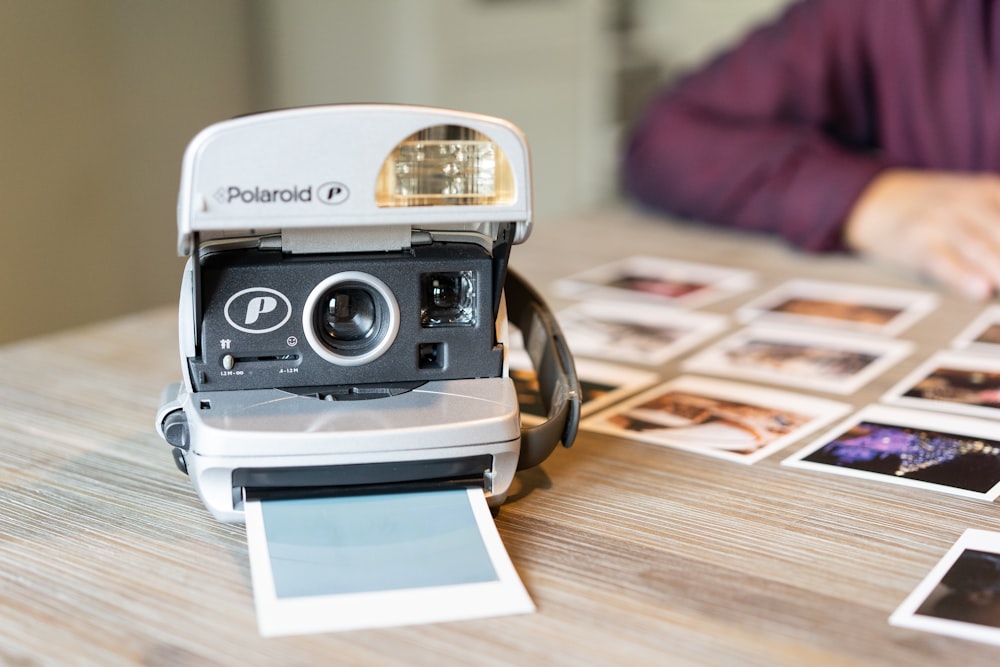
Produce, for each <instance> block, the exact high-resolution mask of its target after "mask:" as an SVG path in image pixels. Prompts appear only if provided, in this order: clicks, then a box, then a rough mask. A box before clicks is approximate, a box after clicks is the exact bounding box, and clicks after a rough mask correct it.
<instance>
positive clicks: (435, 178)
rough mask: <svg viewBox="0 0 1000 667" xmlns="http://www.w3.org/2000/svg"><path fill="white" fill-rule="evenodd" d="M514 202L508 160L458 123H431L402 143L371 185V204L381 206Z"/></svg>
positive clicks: (511, 175) (499, 151)
mask: <svg viewBox="0 0 1000 667" xmlns="http://www.w3.org/2000/svg"><path fill="white" fill-rule="evenodd" d="M513 201H514V176H513V174H512V172H511V168H510V163H509V162H508V161H507V156H506V155H504V152H503V151H502V150H501V149H500V147H499V146H497V145H496V144H495V143H493V141H491V140H490V139H489V137H487V136H486V135H484V134H483V133H481V132H478V131H476V130H473V129H471V128H468V127H463V126H461V125H435V126H434V127H429V128H427V129H424V130H420V131H419V132H415V133H413V134H412V135H410V136H409V137H407V138H406V139H404V140H403V141H401V142H400V143H399V145H397V146H396V148H395V149H394V150H393V151H392V153H390V154H389V157H387V158H386V160H385V163H384V164H383V165H382V169H381V171H380V172H379V175H378V181H377V182H376V185H375V203H376V204H377V205H378V206H379V207H381V208H389V207H397V206H469V205H487V206H488V205H503V204H510V203H511V202H513Z"/></svg>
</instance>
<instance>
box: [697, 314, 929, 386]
mask: <svg viewBox="0 0 1000 667" xmlns="http://www.w3.org/2000/svg"><path fill="white" fill-rule="evenodd" d="M912 349H913V346H912V344H911V343H909V342H907V341H900V340H893V339H886V338H876V337H871V336H859V335H847V334H836V333H826V332H820V331H811V330H805V329H799V330H794V331H793V330H789V329H787V328H780V327H771V328H769V327H763V326H761V325H754V326H751V327H748V328H746V329H743V330H741V331H738V332H736V333H735V334H733V335H731V336H729V337H727V338H725V339H723V340H722V341H720V342H718V343H716V344H714V345H712V346H711V347H709V348H706V349H705V350H702V351H701V352H699V353H698V354H696V355H694V356H692V357H691V358H690V359H688V360H687V361H685V362H684V369H685V370H687V371H692V372H701V373H709V374H712V375H723V376H729V377H738V378H743V379H753V380H759V381H764V382H772V383H777V384H785V385H791V386H796V387H803V388H808V389H815V390H818V391H826V392H831V393H837V394H850V393H853V392H855V391H857V390H858V389H860V388H861V387H863V386H864V385H865V384H867V383H868V382H870V381H871V380H873V379H874V378H876V377H878V375H880V374H881V373H882V372H884V371H885V370H886V369H888V368H890V367H891V366H893V365H894V364H896V363H898V362H899V361H901V360H902V359H904V358H905V357H906V356H907V355H908V354H910V352H911V351H912Z"/></svg>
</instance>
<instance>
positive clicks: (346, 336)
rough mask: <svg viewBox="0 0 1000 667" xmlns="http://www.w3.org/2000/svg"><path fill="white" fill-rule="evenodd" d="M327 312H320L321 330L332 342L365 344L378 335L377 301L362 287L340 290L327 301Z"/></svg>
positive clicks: (332, 293)
mask: <svg viewBox="0 0 1000 667" xmlns="http://www.w3.org/2000/svg"><path fill="white" fill-rule="evenodd" d="M323 302H325V303H326V304H327V305H326V308H325V309H320V310H319V315H320V318H319V319H320V320H321V322H320V326H321V329H322V331H323V333H325V334H326V335H327V336H328V337H329V338H330V339H331V340H333V341H337V342H343V343H357V342H359V341H364V340H366V339H368V338H371V336H372V335H373V334H374V333H375V331H376V325H377V324H378V322H377V313H376V308H375V300H374V299H373V298H372V295H371V294H369V293H368V290H367V289H365V288H364V287H360V286H338V287H335V288H333V289H331V290H330V291H329V292H327V296H325V297H324V299H323Z"/></svg>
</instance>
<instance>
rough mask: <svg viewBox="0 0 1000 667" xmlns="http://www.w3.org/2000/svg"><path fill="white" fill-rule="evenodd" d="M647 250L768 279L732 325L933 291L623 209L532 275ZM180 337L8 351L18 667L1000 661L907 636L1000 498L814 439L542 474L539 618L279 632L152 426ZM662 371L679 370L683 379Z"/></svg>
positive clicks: (940, 316) (146, 325)
mask: <svg viewBox="0 0 1000 667" xmlns="http://www.w3.org/2000/svg"><path fill="white" fill-rule="evenodd" d="M165 251H169V249H165ZM637 253H642V254H650V255H658V256H663V257H670V258H675V259H683V260H697V261H704V262H709V263H715V264H721V265H728V266H733V267H742V268H749V269H753V270H755V271H757V272H758V275H759V279H760V280H759V284H758V285H757V287H756V288H755V289H754V290H753V291H751V292H748V293H745V294H742V295H739V296H736V297H732V298H729V299H726V300H724V301H721V302H718V303H716V304H712V305H711V306H707V307H705V308H704V310H708V311H714V312H720V313H726V312H731V311H732V310H733V309H734V308H736V307H738V306H739V305H741V304H742V303H745V302H746V301H747V300H749V299H750V298H751V297H753V296H755V295H756V294H759V293H762V292H763V291H765V290H767V289H769V288H770V287H773V286H775V285H777V284H779V283H780V282H782V281H783V280H785V279H787V278H789V277H810V278H818V279H833V280H849V281H852V282H859V283H869V284H877V285H885V286H897V287H911V288H914V287H915V288H927V286H926V285H921V284H919V283H916V282H914V281H911V280H909V279H907V278H906V277H904V276H900V275H896V274H893V273H891V272H889V271H888V270H884V269H882V268H881V267H877V266H870V265H866V264H864V263H862V262H859V261H858V260H857V259H854V258H850V257H846V256H836V255H833V256H822V257H818V256H807V255H801V254H797V253H795V252H794V251H791V250H788V249H786V248H785V247H783V246H782V245H781V244H780V243H778V242H775V241H773V240H768V239H763V238H758V237H753V236H746V235H742V234H732V233H729V232H721V231H718V230H714V229H709V228H705V227H698V226H693V225H685V224H680V223H669V222H666V221H664V220H658V219H654V218H651V217H647V216H644V215H641V214H638V213H636V212H630V211H623V210H611V211H600V212H594V213H592V214H588V215H585V216H579V217H573V218H564V219H558V220H539V221H537V223H536V228H535V230H534V233H533V236H532V238H531V239H529V240H528V242H527V243H525V244H524V245H522V246H519V247H516V248H514V251H513V260H512V261H513V265H514V266H515V267H516V268H518V269H519V270H520V271H521V272H522V273H523V274H525V275H526V276H527V277H528V278H530V279H531V280H532V281H533V282H534V283H535V284H536V286H537V287H539V288H540V289H541V291H543V292H548V293H550V292H549V290H550V286H551V282H552V281H553V280H554V279H556V278H559V277H562V276H564V275H567V274H569V273H572V272H575V271H579V270H582V269H584V268H588V267H590V266H592V265H594V264H595V263H599V262H604V261H609V260H613V259H617V258H620V257H625V256H628V255H631V254H637ZM550 295H551V293H550ZM552 304H553V305H554V306H560V305H565V302H562V301H560V300H558V299H555V298H552ZM982 308H983V304H975V303H971V302H966V301H962V300H960V299H956V298H951V297H949V296H947V295H943V297H942V300H941V305H940V307H939V308H938V309H937V310H935V311H934V312H933V313H931V314H930V315H929V316H927V317H925V318H924V319H923V320H921V321H920V322H919V323H917V324H916V325H915V326H914V327H912V328H911V329H909V330H907V331H905V332H903V334H901V335H900V336H899V338H903V339H906V340H912V341H914V342H915V343H916V346H917V352H916V353H915V354H914V355H912V356H911V357H909V358H907V359H906V360H905V361H904V362H903V363H901V364H899V365H898V366H896V367H894V368H893V369H891V370H890V371H889V372H887V373H885V374H884V375H883V376H881V377H879V378H878V379H877V380H875V381H874V382H872V383H871V384H870V385H868V386H867V387H865V388H864V389H863V390H861V391H859V392H858V393H857V394H856V395H853V396H850V397H847V398H846V400H847V401H848V402H852V403H854V404H855V405H856V406H858V407H860V406H863V405H866V404H868V403H871V402H875V401H877V400H878V398H879V397H880V396H881V395H882V394H883V393H884V392H885V391H886V390H887V389H888V388H889V387H891V386H892V385H893V384H894V383H895V382H896V381H897V380H898V379H900V378H901V377H902V376H903V375H904V374H905V373H907V372H908V371H910V370H911V369H912V368H914V367H915V366H916V365H918V364H919V363H920V362H921V361H922V360H924V359H925V358H926V357H927V356H928V355H929V354H931V353H932V352H934V351H936V350H938V349H940V348H943V347H945V346H947V344H948V342H949V341H950V340H951V338H952V337H954V336H955V335H956V334H957V333H958V332H959V331H961V329H962V328H964V326H965V325H966V324H968V323H969V322H970V321H971V320H972V319H973V318H974V317H975V315H976V314H978V312H979V311H980V310H981V309H982ZM733 329H735V325H733V326H732V327H731V328H730V330H733ZM176 340H177V334H176V314H175V312H174V309H173V308H169V309H159V310H154V311H150V312H146V313H141V314H137V315H134V316H130V317H126V318H124V319H119V320H115V321H111V322H107V323H103V324H100V325H96V326H91V327H87V328H83V329H76V330H73V331H69V332H65V333H58V334H55V335H51V336H48V337H44V338H38V339H32V340H28V341H25V342H21V343H17V344H14V345H9V346H7V347H4V348H0V664H3V665H13V666H16V667H27V666H34V665H101V666H102V667H112V666H114V665H134V664H140V665H169V666H174V665H176V666H188V665H191V666H195V665H282V666H285V667H290V666H297V665H301V666H306V665H308V666H313V665H327V664H329V665H416V666H422V665H426V666H428V667H441V666H443V665H465V664H477V665H511V664H515V665H534V664H546V665H574V666H579V665H665V664H672V665H684V664H693V665H728V664H732V665H806V664H808V665H813V664H845V665H890V664H910V665H937V664H962V665H965V666H973V665H995V664H996V663H997V659H998V657H1000V652H998V649H997V648H995V647H990V646H987V645H985V644H979V643H975V642H970V641H965V640H960V639H953V638H948V637H943V636H938V635H933V634H927V633H921V632H917V631H913V630H907V629H900V628H895V627H892V626H890V625H889V624H888V620H887V619H888V617H889V614H890V613H891V612H892V611H893V610H894V609H895V608H896V607H897V606H898V605H899V604H900V602H902V600H903V599H904V598H905V597H906V596H907V595H908V594H909V593H910V591H911V590H912V589H913V588H914V587H915V586H916V585H917V584H918V583H919V582H920V580H921V579H922V578H923V577H924V576H925V575H926V574H927V572H928V571H929V570H930V569H931V568H932V567H933V565H934V564H935V563H936V562H937V561H938V560H939V559H940V557H941V556H942V555H943V554H944V552H945V551H946V550H947V549H948V547H949V546H950V545H951V544H952V543H953V542H954V541H955V540H956V539H957V538H958V536H959V535H960V534H961V533H962V531H963V530H965V529H966V528H982V529H988V530H1000V512H998V510H997V507H996V506H995V505H994V504H992V503H989V502H985V501H981V500H970V499H963V498H957V497H951V496H948V495H945V494H941V493H935V492H931V491H926V490H921V489H913V488H904V487H900V486H892V485H887V484H880V483H877V482H872V481H866V480H860V479H853V478H845V477H841V476H837V475H827V474H821V473H815V472H811V471H804V470H795V469H790V468H787V467H782V466H780V460H781V459H782V458H783V457H784V456H785V455H786V454H788V453H790V452H791V451H794V450H795V449H796V448H797V447H798V446H799V444H801V443H796V444H795V445H792V446H790V447H789V448H787V449H785V450H784V451H782V452H779V453H778V454H775V455H772V456H770V457H769V458H767V459H764V460H763V461H761V462H759V463H757V464H755V465H752V466H746V465H741V464H736V463H729V462H725V461H720V460H717V459H712V458H708V457H704V456H699V455H697V454H694V453H687V452H681V451H676V450H672V449H667V448H663V447H657V446H654V445H648V444H642V443H636V442H627V441H622V440H617V439H615V438H612V437H609V436H604V435H597V434H593V433H587V432H582V433H581V435H580V437H579V439H578V441H577V444H576V445H575V446H574V447H573V448H572V449H569V450H563V449H560V450H559V451H557V452H556V453H555V454H554V455H553V456H552V457H551V458H550V459H549V460H548V461H546V462H545V463H544V464H543V465H542V466H540V467H538V468H536V469H533V470H529V471H525V472H523V473H521V474H519V476H518V478H517V480H516V481H515V486H514V488H513V490H512V494H511V498H510V500H509V501H508V502H507V503H506V504H505V505H504V507H503V508H502V510H501V512H500V514H499V515H498V517H497V519H496V521H497V525H498V527H499V530H500V533H501V536H502V538H503V540H504V543H505V545H506V547H507V549H508V551H509V552H510V555H511V558H512V560H513V562H514V564H515V566H516V568H517V569H518V571H519V573H520V574H521V576H522V578H523V580H524V583H525V585H526V586H527V588H528V590H529V592H530V593H531V595H532V598H533V599H534V601H535V602H536V604H537V605H538V611H537V613H535V614H530V615H525V616H515V617H504V618H495V619H484V620H475V621H463V622H457V623H445V624H436V625H430V626H420V627H406V628H396V629H387V630H370V631H359V632H349V633H340V634H336V633H330V634H321V635H312V636H302V637H291V638H280V639H262V638H260V637H259V636H258V634H257V628H256V622H255V619H254V612H253V599H252V590H251V587H250V577H249V566H248V560H247V551H246V541H245V533H244V529H243V527H242V526H239V525H226V524H222V523H219V522H217V521H215V520H214V519H212V518H211V517H210V516H209V515H208V513H207V512H206V511H205V509H204V508H203V507H202V505H201V503H200V502H199V500H198V498H197V497H196V496H195V494H194V491H193V490H192V487H191V486H190V484H189V481H188V479H187V478H186V477H185V476H184V475H182V474H181V473H179V472H178V471H177V470H176V469H175V467H174V465H173V463H172V461H171V457H170V452H169V448H168V447H167V446H166V445H165V444H164V443H163V442H162V441H161V440H160V439H159V437H158V436H157V435H156V433H155V431H154V428H153V419H154V415H155V411H156V408H157V405H158V400H159V392H160V390H161V389H162V387H163V386H164V385H166V384H167V383H169V382H173V381H176V380H177V379H179V367H178V365H179V360H178V353H177V342H176ZM659 370H660V371H661V372H662V374H663V376H664V378H669V377H672V376H673V375H675V374H676V373H677V363H676V362H673V363H671V364H667V365H665V366H664V367H662V368H660V369H659ZM834 398H837V399H838V400H845V399H844V398H843V397H834ZM998 432H1000V425H998Z"/></svg>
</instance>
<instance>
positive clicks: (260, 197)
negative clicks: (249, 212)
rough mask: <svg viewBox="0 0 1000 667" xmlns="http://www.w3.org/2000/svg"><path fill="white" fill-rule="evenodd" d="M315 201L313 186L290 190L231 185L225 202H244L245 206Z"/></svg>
mask: <svg viewBox="0 0 1000 667" xmlns="http://www.w3.org/2000/svg"><path fill="white" fill-rule="evenodd" d="M312 200H313V189H312V186H311V185H309V186H306V187H304V188H300V187H299V186H297V185H296V186H292V187H290V188H262V187H260V186H254V187H253V188H241V187H239V186H237V185H230V186H229V187H227V188H226V195H225V202H226V203H227V204H232V203H233V202H242V203H244V204H294V203H299V202H307V203H308V202H311V201H312Z"/></svg>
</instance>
